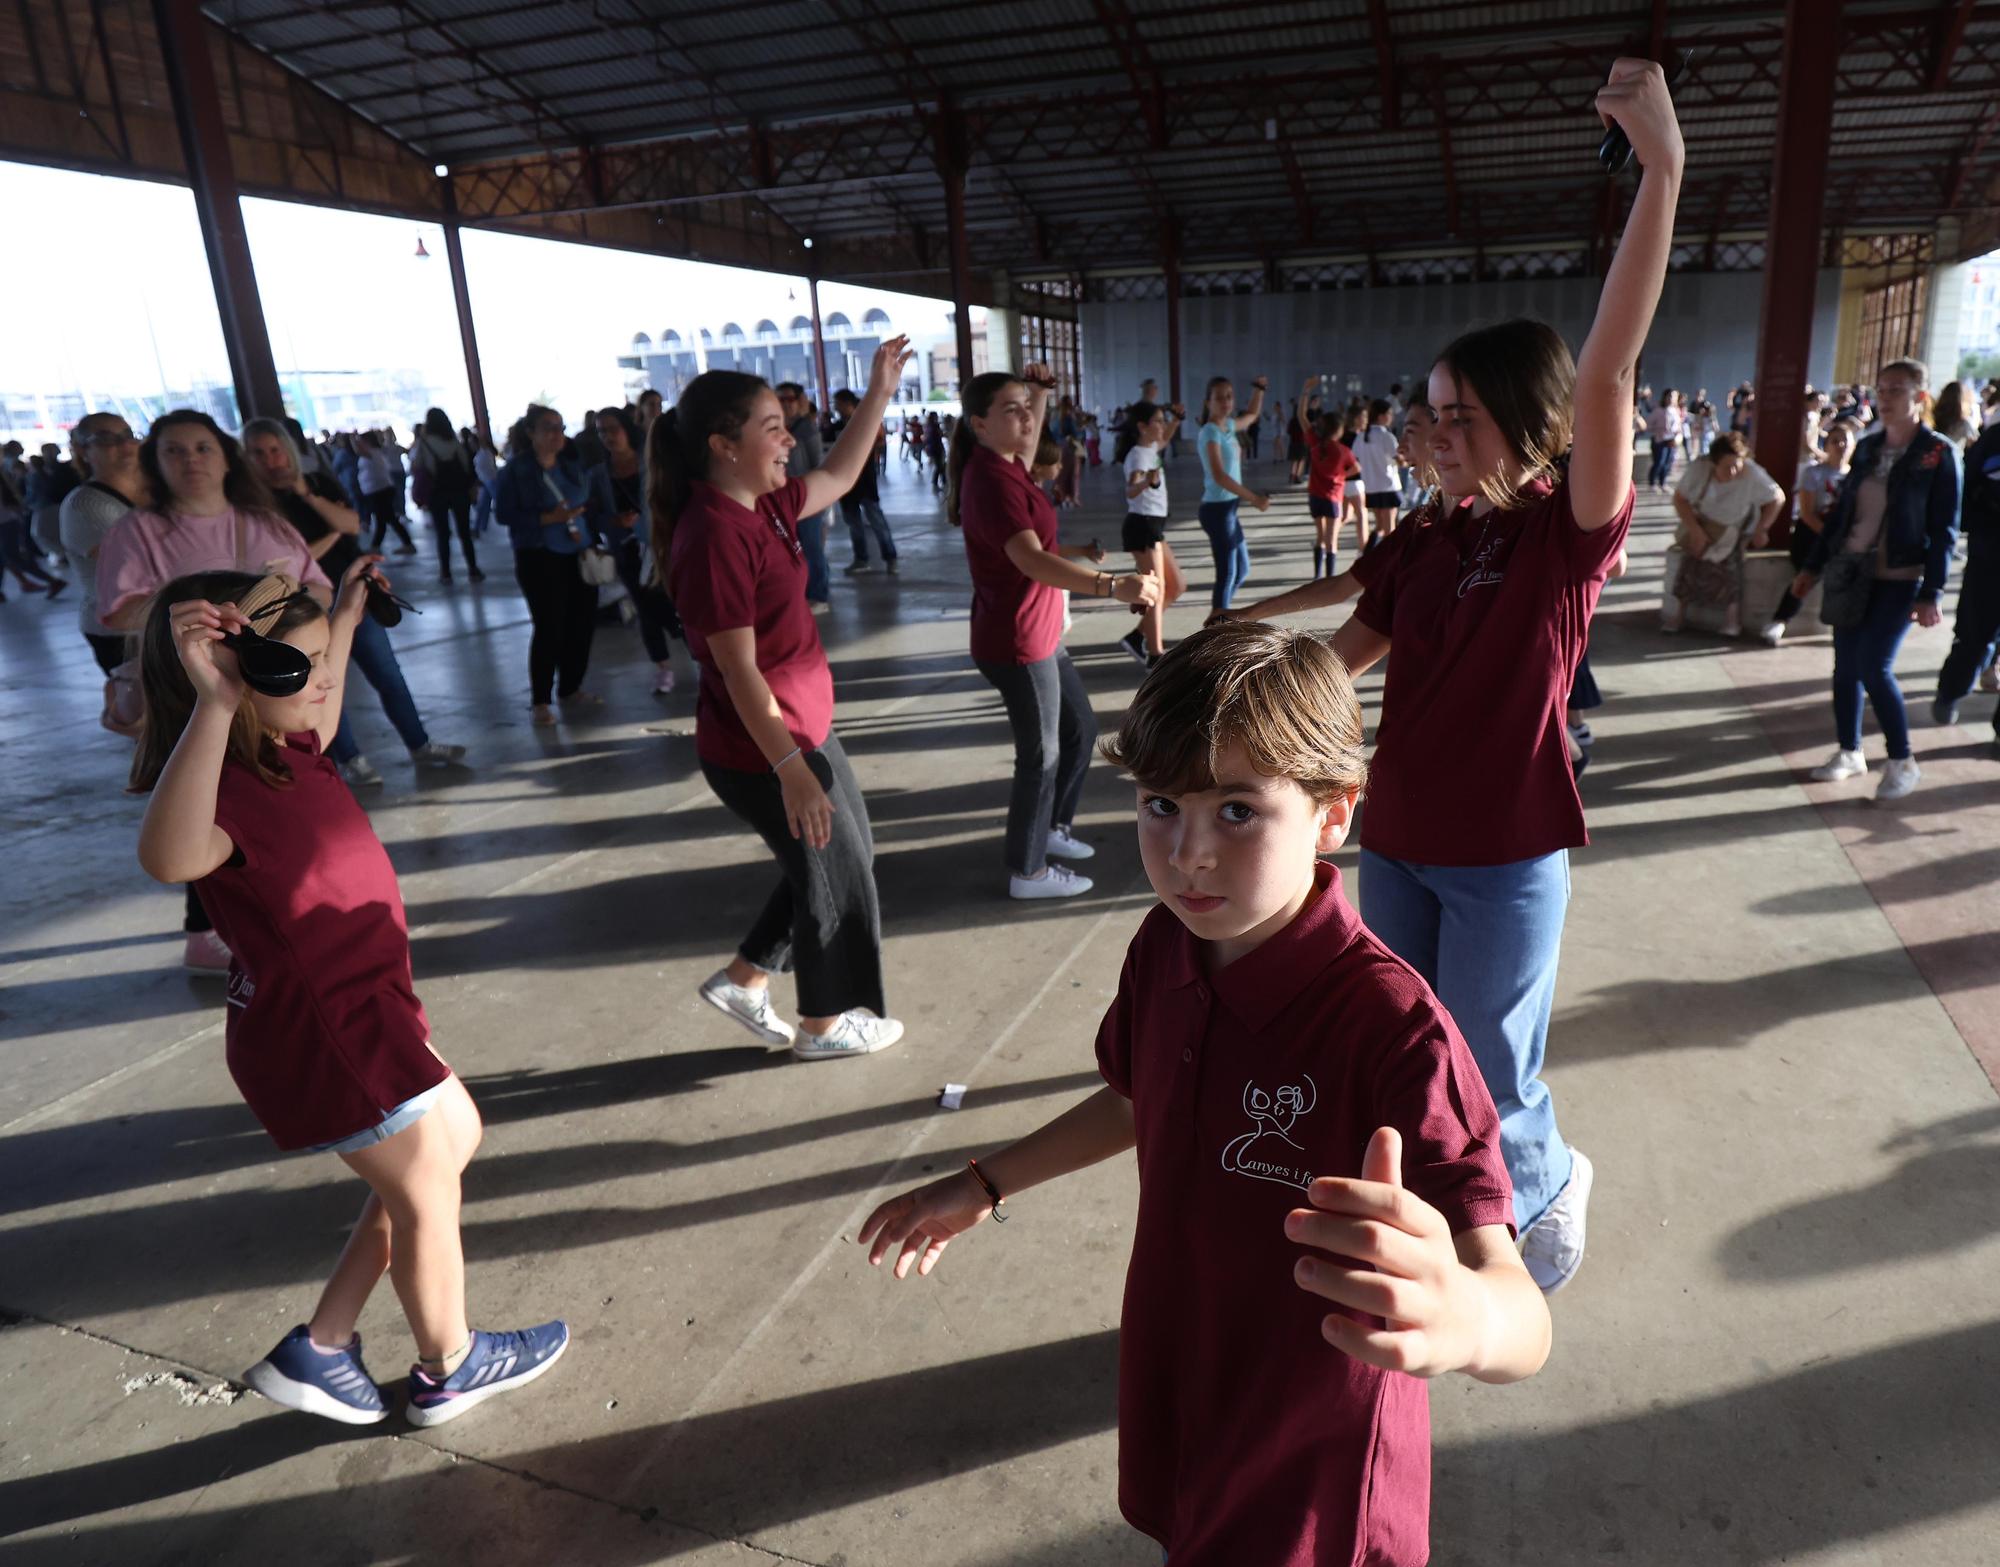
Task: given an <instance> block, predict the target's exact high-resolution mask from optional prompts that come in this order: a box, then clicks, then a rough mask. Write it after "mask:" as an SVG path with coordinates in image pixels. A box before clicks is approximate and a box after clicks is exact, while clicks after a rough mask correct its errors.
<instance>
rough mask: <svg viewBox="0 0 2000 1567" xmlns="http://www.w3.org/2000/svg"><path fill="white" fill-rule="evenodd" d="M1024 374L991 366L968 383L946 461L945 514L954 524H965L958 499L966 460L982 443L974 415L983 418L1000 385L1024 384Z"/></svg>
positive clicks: (990, 406)
mask: <svg viewBox="0 0 2000 1567" xmlns="http://www.w3.org/2000/svg"><path fill="white" fill-rule="evenodd" d="M1023 384H1024V383H1023V382H1022V380H1021V378H1020V377H1019V376H1017V375H1013V374H1010V373H1009V372H1008V371H1005V370H988V371H987V372H986V373H985V374H984V375H976V376H974V377H973V378H972V379H971V380H970V381H969V382H967V383H966V388H965V395H964V396H963V397H961V398H960V399H959V411H958V423H957V424H956V425H954V426H953V427H952V432H951V456H950V457H949V458H948V459H947V461H946V463H945V472H946V474H947V476H948V481H947V484H946V487H945V492H944V514H945V516H947V517H948V518H950V519H951V525H952V526H953V527H954V528H962V527H964V526H965V523H964V521H963V520H962V519H961V518H960V516H959V509H958V508H959V500H960V497H961V495H962V493H963V491H964V488H965V468H966V464H968V463H969V462H971V461H972V449H973V448H974V447H975V446H977V445H978V444H979V437H978V436H976V435H974V434H973V433H972V421H973V418H974V416H975V415H976V416H977V417H979V418H981V419H984V418H985V417H986V416H987V415H988V414H989V413H991V412H992V411H993V400H994V399H995V398H996V397H998V396H999V395H1000V392H1001V389H1002V388H1004V387H1009V386H1020V385H1023Z"/></svg>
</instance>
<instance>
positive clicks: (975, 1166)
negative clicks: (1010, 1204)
mask: <svg viewBox="0 0 2000 1567" xmlns="http://www.w3.org/2000/svg"><path fill="white" fill-rule="evenodd" d="M965 1167H966V1168H967V1169H968V1170H970V1171H971V1172H972V1178H973V1179H974V1180H975V1181H977V1182H978V1183H979V1189H980V1190H981V1191H983V1192H985V1193H986V1198H987V1201H989V1202H991V1203H992V1204H993V1217H994V1219H995V1221H996V1222H998V1223H1000V1224H1005V1223H1006V1222H1007V1215H1006V1214H1004V1213H1002V1212H1001V1211H1000V1210H1001V1209H1002V1208H1004V1207H1006V1206H1007V1199H1006V1198H1005V1197H1002V1196H1001V1195H1000V1188H999V1187H997V1186H995V1185H994V1184H993V1183H992V1182H991V1181H989V1180H987V1178H986V1172H985V1171H984V1170H982V1169H980V1168H979V1161H978V1160H977V1159H968V1160H966V1161H965Z"/></svg>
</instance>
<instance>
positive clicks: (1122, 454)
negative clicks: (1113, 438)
mask: <svg viewBox="0 0 2000 1567" xmlns="http://www.w3.org/2000/svg"><path fill="white" fill-rule="evenodd" d="M1159 411H1160V405H1159V404H1158V403H1149V402H1146V401H1144V400H1143V399H1142V400H1141V401H1139V402H1136V403H1134V404H1133V405H1132V406H1131V407H1130V408H1127V409H1126V410H1125V422H1124V423H1123V424H1121V425H1120V426H1119V427H1118V446H1117V449H1116V450H1115V451H1113V452H1112V454H1111V460H1112V461H1113V462H1115V463H1119V464H1121V465H1122V464H1123V463H1124V461H1125V459H1126V458H1127V457H1129V456H1130V455H1131V454H1132V448H1133V447H1135V446H1137V445H1138V444H1139V427H1140V426H1141V425H1143V424H1147V423H1149V422H1151V420H1152V418H1153V416H1154V415H1155V414H1157V413H1158V412H1159Z"/></svg>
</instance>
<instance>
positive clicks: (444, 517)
mask: <svg viewBox="0 0 2000 1567" xmlns="http://www.w3.org/2000/svg"><path fill="white" fill-rule="evenodd" d="M424 509H425V510H426V511H428V512H429V513H430V514H431V528H432V529H433V531H435V532H436V534H437V544H438V575H439V576H441V577H448V576H450V575H451V530H452V529H453V528H454V527H455V528H457V529H458V547H459V548H460V549H462V550H464V551H465V569H466V570H467V571H470V572H474V573H477V572H478V570H479V555H478V553H477V552H476V551H475V550H474V549H473V547H472V501H471V499H470V498H469V497H468V498H461V499H459V500H455V501H433V502H431V504H430V505H429V506H427V507H425V508H424Z"/></svg>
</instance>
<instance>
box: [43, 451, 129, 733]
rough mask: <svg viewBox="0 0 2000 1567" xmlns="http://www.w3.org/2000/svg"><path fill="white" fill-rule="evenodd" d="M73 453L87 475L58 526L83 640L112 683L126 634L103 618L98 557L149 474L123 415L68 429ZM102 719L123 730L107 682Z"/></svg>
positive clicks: (65, 503) (70, 497)
mask: <svg viewBox="0 0 2000 1567" xmlns="http://www.w3.org/2000/svg"><path fill="white" fill-rule="evenodd" d="M70 449H71V450H72V451H74V452H75V453H76V460H77V464H78V466H79V467H81V468H82V469H83V471H84V472H85V473H86V474H88V475H89V477H88V478H86V479H85V480H84V481H83V483H82V484H80V485H78V486H77V487H76V488H75V489H74V490H71V491H70V493H69V494H68V496H66V497H65V498H64V500H63V503H62V511H61V513H60V515H59V516H58V517H57V520H56V528H57V532H58V533H59V535H60V536H61V539H62V547H63V553H64V554H65V555H67V556H68V557H69V564H70V570H72V571H73V572H75V573H76V581H77V586H78V588H79V590H80V592H79V595H78V596H79V600H80V602H79V603H78V604H77V619H78V620H79V621H80V622H81V624H82V627H83V640H84V641H85V642H87V643H89V644H90V652H91V656H92V657H93V658H95V659H96V660H97V667H98V668H99V669H101V670H103V671H104V675H105V679H106V680H107V681H109V679H110V677H111V672H112V671H113V670H114V669H116V668H117V667H118V666H119V665H120V664H122V663H124V662H125V634H124V633H123V632H121V631H119V630H118V629H117V628H116V627H114V626H110V625H107V624H106V623H105V621H104V619H103V615H102V611H101V606H100V605H99V603H98V599H97V557H98V552H99V551H100V550H101V549H103V547H104V539H105V536H106V535H107V534H108V533H110V531H111V529H112V528H113V527H114V526H115V525H116V524H117V523H118V521H119V520H120V519H121V518H122V517H124V515H125V514H126V513H127V512H128V511H130V510H131V509H132V508H133V507H134V506H138V505H140V504H142V503H143V502H145V501H146V500H147V499H148V498H149V497H148V495H147V492H146V475H145V473H144V472H143V471H142V470H141V469H140V467H139V442H138V440H137V439H136V438H135V437H134V436H133V434H132V426H131V425H129V424H127V423H126V422H125V417H124V415H123V414H114V413H89V414H85V415H84V416H83V417H82V418H81V419H79V420H77V422H76V428H75V429H73V430H71V431H70ZM103 717H104V719H105V721H106V727H107V728H113V729H119V728H121V727H122V726H121V725H119V724H118V723H116V722H114V721H113V720H114V719H115V717H116V715H115V713H114V710H113V701H112V691H111V688H110V686H109V685H108V684H107V686H106V688H105V704H104V714H103Z"/></svg>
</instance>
